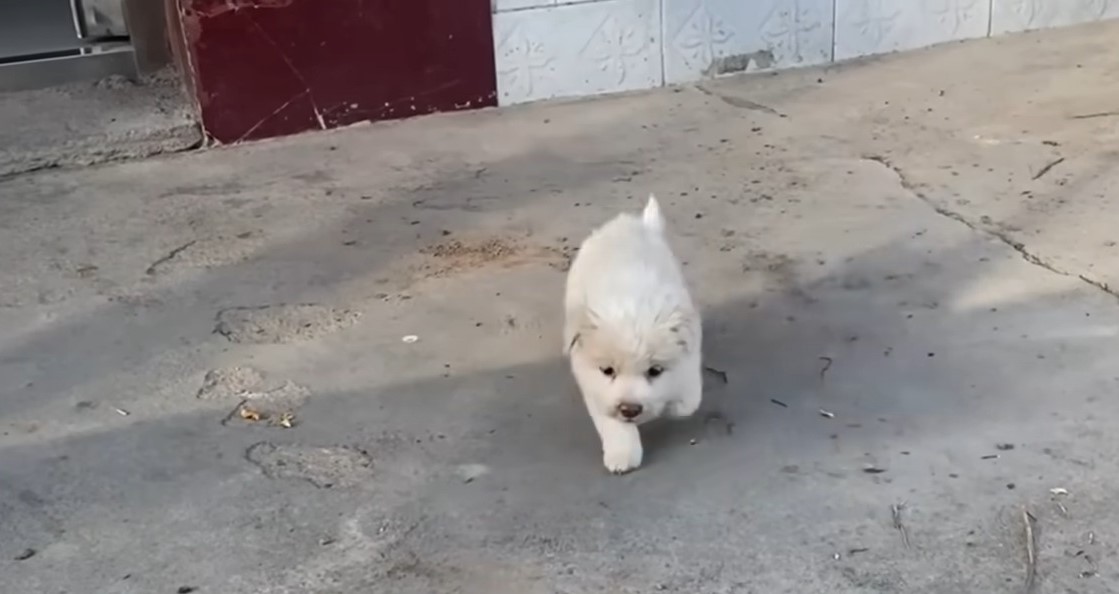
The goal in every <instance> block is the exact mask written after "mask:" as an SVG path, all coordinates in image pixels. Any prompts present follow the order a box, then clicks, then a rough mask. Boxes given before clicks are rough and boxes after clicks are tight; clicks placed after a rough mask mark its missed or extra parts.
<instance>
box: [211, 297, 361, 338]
mask: <svg viewBox="0 0 1119 594" xmlns="http://www.w3.org/2000/svg"><path fill="white" fill-rule="evenodd" d="M360 316H361V314H360V313H358V312H356V311H353V310H350V309H339V308H333V307H326V306H324V305H318V304H313V303H305V304H295V305H262V306H257V307H231V308H228V309H223V310H221V311H220V312H218V316H217V326H216V327H215V328H214V332H217V333H218V334H221V335H222V336H224V337H226V338H227V339H229V341H230V342H236V343H248V344H284V343H289V342H296V341H301V340H313V339H315V338H319V337H321V336H325V335H327V334H331V333H334V332H338V331H339V330H343V329H345V328H349V327H350V326H353V325H354V324H355V323H356V322H357V320H358V318H359V317H360Z"/></svg>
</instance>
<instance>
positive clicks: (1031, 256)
mask: <svg viewBox="0 0 1119 594" xmlns="http://www.w3.org/2000/svg"><path fill="white" fill-rule="evenodd" d="M861 158H862V159H863V160H864V161H871V162H874V163H877V164H879V165H881V166H882V167H885V168H886V169H888V170H889V171H890V172H892V173H893V174H894V175H895V176H897V178H898V183H899V184H900V185H901V187H902V189H904V190H905V191H906V192H909V193H910V194H912V195H913V196H914V197H915V198H917V199H918V200H920V201H921V202H923V203H925V205H926V206H928V207H929V208H931V209H933V211H934V212H936V214H938V215H940V216H943V217H947V218H949V219H952V220H953V221H956V222H957V223H961V224H963V225H965V226H967V228H969V229H971V230H972V231H975V232H976V233H982V234H984V235H987V236H989V237H993V238H995V239H997V240H999V241H1001V242H1002V243H1004V244H1006V245H1007V246H1009V247H1010V248H1011V249H1013V250H1014V251H1015V252H1018V255H1019V256H1021V257H1022V259H1023V260H1025V261H1026V262H1029V263H1030V264H1033V265H1034V266H1037V267H1039V268H1043V269H1045V270H1048V271H1049V272H1052V273H1053V274H1057V275H1060V276H1067V277H1070V278H1076V279H1079V280H1080V281H1082V282H1084V283H1086V284H1088V285H1090V286H1092V287H1094V288H1096V289H1098V290H1100V291H1103V292H1104V293H1107V294H1108V295H1110V296H1112V297H1115V298H1116V299H1119V291H1115V290H1112V289H1111V287H1109V286H1108V284H1107V283H1105V282H1103V281H1098V280H1096V279H1094V278H1091V277H1088V276H1085V275H1083V274H1080V273H1078V272H1072V271H1069V270H1064V269H1062V268H1058V267H1057V265H1055V264H1053V263H1051V262H1048V261H1046V260H1043V259H1042V258H1041V256H1039V255H1037V254H1035V253H1033V252H1031V251H1030V250H1029V249H1027V248H1026V244H1025V243H1022V242H1021V241H1018V240H1016V239H1014V238H1013V237H1011V236H1010V235H1008V234H1007V233H1005V232H1002V231H998V230H995V229H991V228H989V227H986V226H983V225H980V224H976V223H974V222H973V221H970V220H968V219H967V217H965V216H964V215H962V214H960V213H958V212H955V211H952V210H948V209H947V208H944V207H943V206H940V205H938V204H937V203H936V202H934V201H933V200H932V199H931V198H929V197H928V196H926V195H925V194H924V193H923V192H921V191H920V190H918V189H917V186H916V185H915V184H913V182H911V181H910V180H909V178H908V177H907V176H906V175H905V172H903V171H902V170H901V168H899V167H898V166H897V165H894V163H893V162H891V161H890V160H889V159H887V158H886V157H883V156H881V155H863V156H862V157H861Z"/></svg>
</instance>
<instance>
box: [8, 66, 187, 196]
mask: <svg viewBox="0 0 1119 594" xmlns="http://www.w3.org/2000/svg"><path fill="white" fill-rule="evenodd" d="M201 144H202V131H201V128H200V127H199V126H198V124H197V123H195V121H194V117H193V115H192V110H191V108H190V104H189V102H188V101H187V98H186V95H185V94H184V93H183V91H182V90H181V88H180V85H179V82H178V78H177V75H174V74H173V73H172V72H171V71H170V70H167V71H163V72H159V73H157V74H154V75H151V76H148V77H145V78H144V79H142V80H140V81H137V82H132V81H129V80H127V79H124V78H122V77H112V78H108V79H106V80H103V81H99V82H95V83H88V82H82V83H74V84H70V85H65V86H60V87H54V88H49V89H36V90H31V91H16V92H6V93H0V179H3V178H5V177H8V176H11V175H15V174H19V173H24V172H28V171H35V170H38V169H50V168H54V167H73V166H81V165H91V164H95V163H103V162H106V161H117V160H122V159H135V158H139V157H148V156H151V155H157V154H162V153H173V152H178V151H183V150H187V149H191V148H195V147H198V146H199V145H201Z"/></svg>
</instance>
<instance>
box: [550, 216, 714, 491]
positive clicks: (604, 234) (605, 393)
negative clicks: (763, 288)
mask: <svg viewBox="0 0 1119 594" xmlns="http://www.w3.org/2000/svg"><path fill="white" fill-rule="evenodd" d="M664 227H665V225H664V218H663V217H662V215H661V211H660V206H659V205H658V204H657V200H656V198H654V197H653V196H650V197H649V202H648V204H647V205H646V206H645V210H644V212H643V213H642V216H641V217H637V216H634V215H633V214H629V213H623V214H620V215H618V216H617V217H615V218H614V219H612V220H610V221H609V222H607V223H606V224H604V225H603V226H601V227H599V228H598V229H596V230H595V231H594V232H593V233H591V235H590V236H589V237H587V239H586V240H584V241H583V244H582V246H581V247H580V248H579V253H578V255H577V256H576V258H575V261H574V262H572V264H571V270H570V272H569V273H568V275H567V294H566V298H565V322H564V348H565V352H566V353H567V355H568V356H569V357H570V359H571V370H572V372H573V374H574V375H575V381H576V382H577V383H578V384H579V389H580V391H581V392H582V393H583V400H584V402H585V403H586V405H587V412H588V413H590V416H591V420H592V421H594V426H595V429H597V430H598V435H599V437H600V438H601V439H602V461H603V464H605V465H606V468H607V469H608V470H610V472H613V473H624V472H628V471H630V470H634V469H636V468H637V467H639V466H640V465H641V459H642V455H643V450H642V447H641V435H640V433H639V432H638V429H637V427H638V425H640V424H642V423H645V422H648V421H650V420H653V419H655V418H657V417H660V416H669V417H677V418H679V417H686V416H689V415H691V414H692V413H694V412H695V411H696V409H697V408H699V404H700V398H701V396H702V393H703V375H702V373H703V372H702V363H701V353H700V346H701V343H702V341H703V338H702V329H701V323H700V316H699V313H698V311H697V310H696V308H695V306H694V305H693V303H692V299H691V296H690V295H689V294H688V288H687V286H686V284H685V282H684V277H683V274H681V272H680V267H679V265H678V264H677V262H676V257H675V256H674V255H673V253H672V249H671V248H670V247H669V245H668V241H667V239H666V238H665V232H664ZM652 368H657V369H660V370H663V371H661V373H660V375H658V376H655V377H651V375H650V373H649V370H650V369H652ZM610 372H613V375H612V376H611V375H609V373H610ZM623 404H624V405H627V406H629V407H630V408H631V410H632V405H639V406H641V407H642V409H643V410H642V411H641V413H640V415H638V416H636V417H634V418H632V419H627V418H625V416H623V415H622V414H621V410H620V409H619V405H623Z"/></svg>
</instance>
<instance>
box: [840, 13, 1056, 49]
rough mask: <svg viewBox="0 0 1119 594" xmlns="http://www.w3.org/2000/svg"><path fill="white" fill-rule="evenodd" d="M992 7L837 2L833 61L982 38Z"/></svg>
mask: <svg viewBox="0 0 1119 594" xmlns="http://www.w3.org/2000/svg"><path fill="white" fill-rule="evenodd" d="M1068 1H1074V0H1068ZM990 7H991V4H990V0H906V1H904V2H902V1H899V0H835V59H836V60H846V59H850V58H857V57H859V56H868V55H873V54H882V53H887V52H893V51H899V50H907V49H915V48H919V47H926V46H929V45H934V44H937V43H943V42H946V41H957V40H961V39H973V38H977V37H985V36H986V35H987V27H988V25H989V23H990V18H991V14H990Z"/></svg>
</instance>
